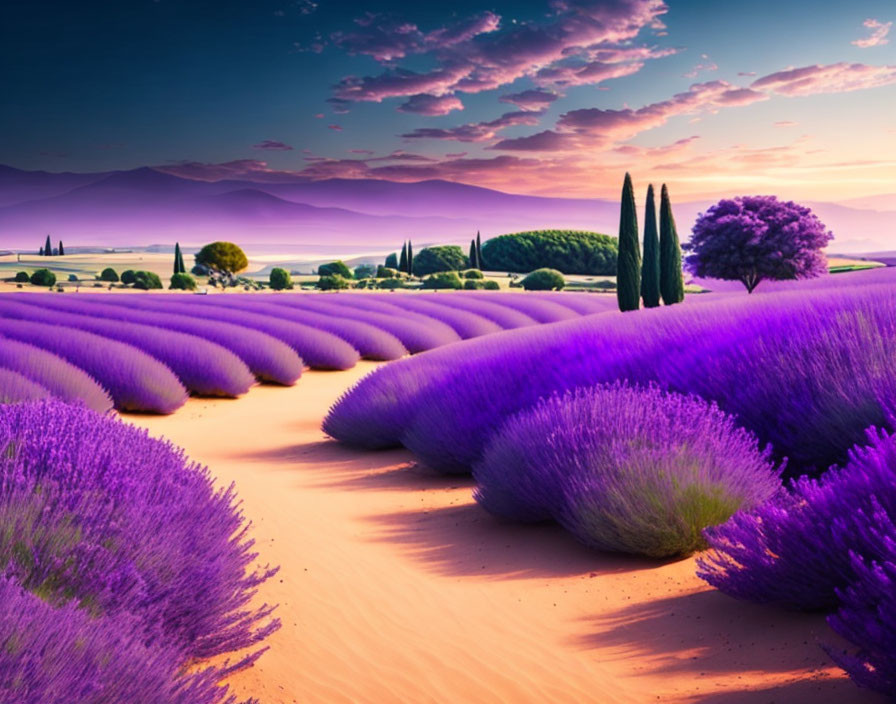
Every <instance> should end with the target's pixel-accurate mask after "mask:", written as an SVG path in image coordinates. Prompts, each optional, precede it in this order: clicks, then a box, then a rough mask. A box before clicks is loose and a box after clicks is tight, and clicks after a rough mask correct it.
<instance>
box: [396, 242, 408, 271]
mask: <svg viewBox="0 0 896 704" xmlns="http://www.w3.org/2000/svg"><path fill="white" fill-rule="evenodd" d="M398 270H399V271H400V272H401V273H402V274H407V273H408V243H407V242H402V243H401V257H400V258H399V260H398Z"/></svg>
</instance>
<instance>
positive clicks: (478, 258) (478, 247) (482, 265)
mask: <svg viewBox="0 0 896 704" xmlns="http://www.w3.org/2000/svg"><path fill="white" fill-rule="evenodd" d="M476 261H478V262H479V268H480V269H483V268H485V263H484V262H483V261H482V238H481V237H479V230H476Z"/></svg>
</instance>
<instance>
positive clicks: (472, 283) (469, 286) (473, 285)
mask: <svg viewBox="0 0 896 704" xmlns="http://www.w3.org/2000/svg"><path fill="white" fill-rule="evenodd" d="M481 288H485V283H484V282H482V281H479V280H478V279H466V280H465V281H464V290H466V291H477V290H479V289H481Z"/></svg>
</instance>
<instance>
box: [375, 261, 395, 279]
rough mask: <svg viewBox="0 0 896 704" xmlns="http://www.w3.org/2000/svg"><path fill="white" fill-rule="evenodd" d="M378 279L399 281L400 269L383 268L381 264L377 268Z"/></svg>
mask: <svg viewBox="0 0 896 704" xmlns="http://www.w3.org/2000/svg"><path fill="white" fill-rule="evenodd" d="M376 278H378V279H397V278H398V269H395V268H393V267H388V266H383V265H382V264H380V265H379V266H378V267H377V268H376Z"/></svg>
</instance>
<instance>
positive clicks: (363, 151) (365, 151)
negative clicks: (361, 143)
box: [348, 149, 376, 156]
mask: <svg viewBox="0 0 896 704" xmlns="http://www.w3.org/2000/svg"><path fill="white" fill-rule="evenodd" d="M348 153H349V154H363V155H365V156H373V155H374V154H375V153H376V152H374V151H372V150H370V149H349V150H348Z"/></svg>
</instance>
